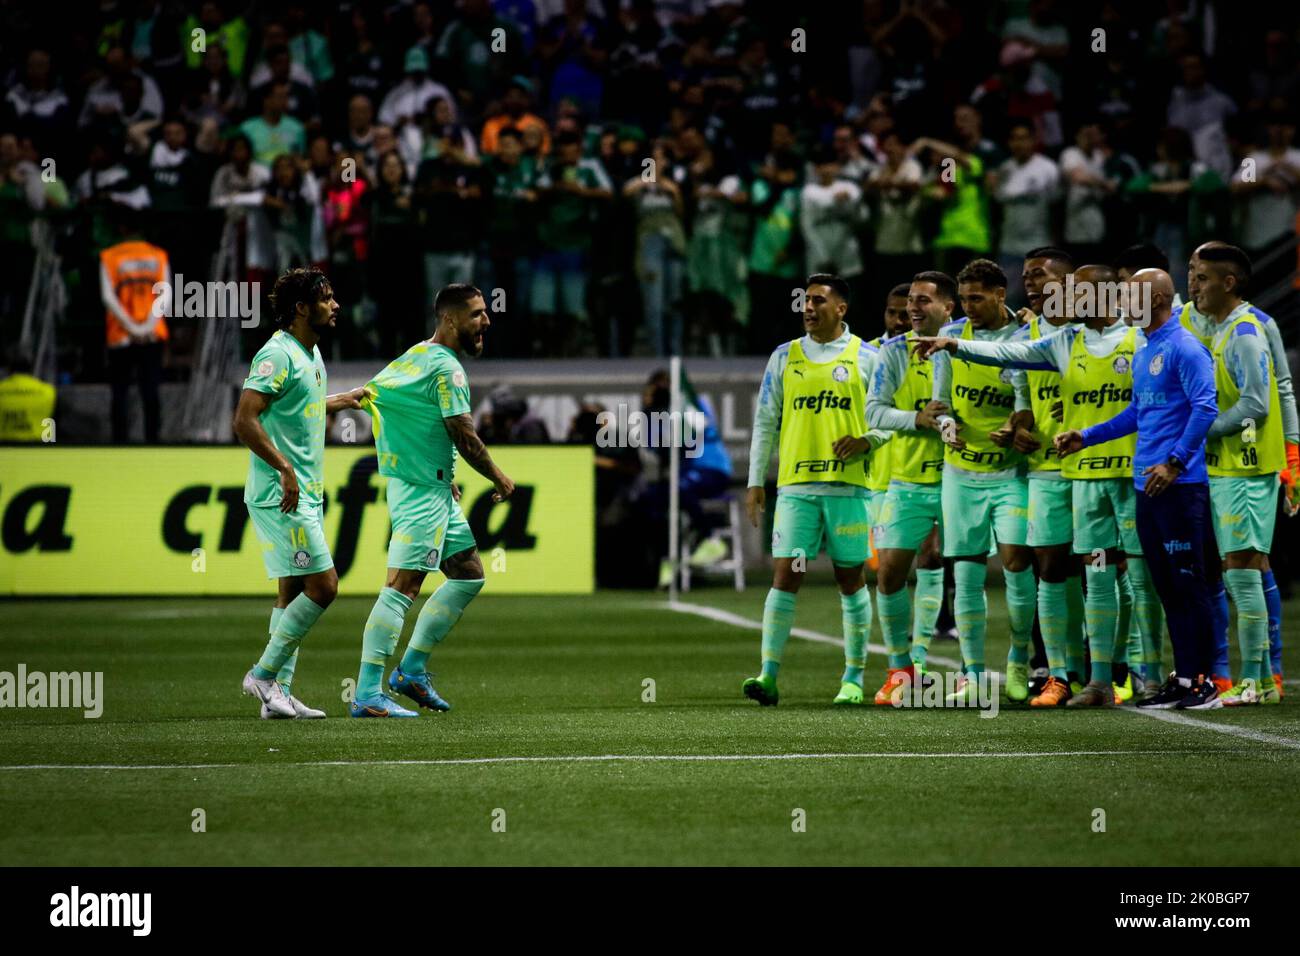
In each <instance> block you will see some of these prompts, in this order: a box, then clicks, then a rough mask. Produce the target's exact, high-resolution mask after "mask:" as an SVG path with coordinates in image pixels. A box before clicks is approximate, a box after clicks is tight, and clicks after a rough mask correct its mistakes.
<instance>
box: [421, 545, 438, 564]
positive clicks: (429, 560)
mask: <svg viewBox="0 0 1300 956" xmlns="http://www.w3.org/2000/svg"><path fill="white" fill-rule="evenodd" d="M424 565H425V567H429V568H436V567H437V566H438V549H437V548H430V549H429V553H428V554H426V555H425V556H424Z"/></svg>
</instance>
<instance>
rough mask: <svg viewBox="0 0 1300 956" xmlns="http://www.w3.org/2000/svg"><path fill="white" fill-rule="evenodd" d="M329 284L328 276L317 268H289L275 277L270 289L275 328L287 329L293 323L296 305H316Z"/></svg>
mask: <svg viewBox="0 0 1300 956" xmlns="http://www.w3.org/2000/svg"><path fill="white" fill-rule="evenodd" d="M329 285H330V280H329V277H328V276H326V275H325V273H323V272H321V271H320V270H319V269H290V270H289V271H288V272H286V273H285V274H284V275H282V276H280V278H278V279H276V280H275V288H274V289H272V290H271V314H272V315H273V316H274V318H275V326H276V328H279V329H287V328H288V327H289V326H290V325H291V324H292V323H293V317H294V313H295V312H297V309H298V305H299V304H300V303H301V304H303V305H309V306H310V305H316V304H317V303H318V302H320V301H321V298H322V297H323V296H324V295H325V290H326V289H328V288H329Z"/></svg>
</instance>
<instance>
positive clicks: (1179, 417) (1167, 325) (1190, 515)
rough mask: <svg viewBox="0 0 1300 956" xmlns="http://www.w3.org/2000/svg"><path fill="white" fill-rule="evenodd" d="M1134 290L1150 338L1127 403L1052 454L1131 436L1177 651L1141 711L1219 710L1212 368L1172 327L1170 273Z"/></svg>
mask: <svg viewBox="0 0 1300 956" xmlns="http://www.w3.org/2000/svg"><path fill="white" fill-rule="evenodd" d="M1131 283H1132V285H1130V289H1129V291H1130V302H1131V303H1140V304H1141V305H1140V307H1133V308H1129V309H1128V310H1127V321H1128V322H1129V323H1130V324H1132V325H1138V326H1140V327H1142V328H1143V329H1144V331H1145V332H1146V346H1145V347H1144V348H1142V349H1139V350H1138V352H1137V354H1136V355H1135V356H1134V358H1133V401H1132V403H1131V404H1130V405H1129V406H1128V408H1126V409H1124V411H1122V412H1120V413H1119V414H1118V415H1116V416H1115V417H1114V418H1112V419H1110V420H1109V421H1105V422H1102V423H1101V424H1100V425H1094V426H1092V427H1091V428H1086V429H1084V430H1083V431H1082V432H1079V431H1067V432H1062V433H1061V434H1059V435H1057V437H1056V447H1057V451H1058V452H1059V453H1060V454H1061V455H1063V456H1064V455H1070V454H1074V453H1075V452H1077V451H1079V450H1081V449H1083V448H1086V447H1088V446H1089V445H1097V444H1101V443H1102V442H1106V441H1110V440H1111V439H1114V438H1120V437H1122V436H1124V435H1129V434H1132V433H1133V432H1134V431H1136V432H1137V451H1136V452H1135V454H1134V456H1133V482H1134V484H1135V485H1137V489H1138V491H1139V492H1141V494H1139V495H1138V497H1137V531H1138V539H1139V540H1140V541H1141V542H1142V552H1143V556H1144V557H1145V558H1146V561H1147V566H1148V567H1149V568H1150V570H1151V579H1152V581H1153V582H1154V583H1155V587H1156V591H1157V592H1158V593H1159V595H1160V603H1161V604H1163V605H1164V608H1165V615H1166V617H1167V618H1168V620H1169V636H1170V639H1171V640H1172V642H1173V645H1174V672H1173V673H1171V674H1170V675H1169V680H1168V681H1167V682H1166V683H1165V686H1164V687H1162V688H1160V690H1159V691H1158V692H1157V693H1156V694H1155V695H1154V696H1151V697H1148V698H1146V699H1145V700H1142V701H1139V702H1138V706H1139V707H1151V708H1155V709H1158V710H1168V709H1170V708H1175V707H1176V708H1178V709H1184V708H1186V709H1195V710H1200V709H1209V708H1213V707H1216V706H1218V701H1217V697H1218V692H1217V691H1216V690H1215V687H1214V682H1213V681H1212V680H1211V679H1210V667H1211V663H1212V661H1213V657H1214V640H1213V631H1212V626H1211V621H1212V615H1211V613H1210V597H1209V589H1208V586H1207V584H1206V577H1205V575H1206V563H1205V552H1204V550H1203V549H1204V548H1205V547H1206V545H1207V541H1208V540H1209V538H1208V535H1209V533H1210V527H1211V525H1210V490H1209V479H1208V476H1207V474H1206V471H1205V434H1206V432H1207V431H1208V430H1209V427H1210V423H1211V422H1213V421H1214V419H1215V416H1216V415H1218V413H1219V406H1218V402H1217V400H1216V392H1215V387H1214V361H1213V359H1212V358H1211V357H1210V353H1209V351H1208V350H1207V349H1206V348H1205V346H1203V345H1202V344H1201V343H1200V342H1198V341H1197V340H1196V338H1195V337H1194V336H1193V335H1192V334H1191V333H1190V332H1188V331H1187V330H1186V329H1185V328H1184V327H1183V325H1182V323H1180V322H1177V321H1171V310H1172V305H1173V300H1174V284H1173V281H1172V280H1171V279H1170V278H1169V274H1168V273H1167V272H1163V271H1161V270H1159V269H1143V270H1142V271H1141V272H1138V273H1137V274H1135V275H1134V276H1133V278H1132V280H1131ZM1147 293H1149V298H1148V296H1147Z"/></svg>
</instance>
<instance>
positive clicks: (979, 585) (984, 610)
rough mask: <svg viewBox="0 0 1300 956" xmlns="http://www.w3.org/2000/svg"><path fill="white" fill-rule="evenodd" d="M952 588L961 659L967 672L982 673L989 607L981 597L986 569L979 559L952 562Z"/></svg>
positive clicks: (972, 673)
mask: <svg viewBox="0 0 1300 956" xmlns="http://www.w3.org/2000/svg"><path fill="white" fill-rule="evenodd" d="M952 573H953V580H954V583H955V585H956V586H955V588H954V591H953V599H952V616H953V617H954V618H955V619H956V621H957V637H958V639H959V641H960V643H961V659H962V662H963V663H964V664H965V665H966V673H967V674H970V675H978V674H981V673H983V672H984V629H985V628H986V627H987V626H988V616H989V606H988V600H987V599H986V598H985V596H984V579H985V576H986V574H987V573H988V569H987V568H986V567H985V566H984V564H983V563H982V562H980V561H954V562H953V567H952Z"/></svg>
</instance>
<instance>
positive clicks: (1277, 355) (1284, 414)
mask: <svg viewBox="0 0 1300 956" xmlns="http://www.w3.org/2000/svg"><path fill="white" fill-rule="evenodd" d="M1216 247H1218V248H1225V247H1227V243H1224V242H1218V241H1211V242H1206V243H1203V244H1202V245H1200V246H1198V247H1197V248H1196V250H1195V251H1194V252H1193V253H1192V258H1191V261H1190V262H1189V263H1188V271H1187V276H1188V294H1189V295H1190V296H1191V297H1192V301H1190V302H1188V303H1187V304H1186V305H1184V306H1183V308H1182V312H1181V314H1180V316H1179V318H1180V320H1181V321H1182V323H1183V325H1184V326H1185V327H1186V328H1187V330H1188V331H1189V332H1191V333H1192V334H1193V335H1195V336H1196V337H1197V338H1198V339H1200V340H1201V342H1202V344H1204V345H1205V347H1206V348H1212V340H1213V338H1214V334H1215V331H1216V328H1217V326H1216V324H1215V322H1214V320H1213V319H1212V318H1211V317H1209V316H1207V315H1206V314H1205V313H1204V312H1203V311H1202V310H1201V309H1200V308H1198V306H1197V304H1196V301H1195V296H1196V291H1197V288H1198V280H1197V276H1198V274H1199V273H1200V272H1201V264H1200V261H1199V258H1198V256H1199V253H1200V252H1201V250H1202V249H1212V248H1216ZM1242 291H1244V290H1242ZM1250 312H1251V314H1252V315H1254V317H1255V318H1256V319H1257V320H1258V321H1259V323H1260V325H1261V326H1262V327H1263V329H1264V333H1265V338H1266V339H1267V340H1268V350H1269V355H1270V357H1271V359H1272V361H1273V374H1274V380H1275V382H1276V383H1277V397H1278V403H1279V405H1278V408H1277V412H1278V413H1279V414H1280V415H1281V420H1282V437H1283V442H1284V445H1285V449H1286V466H1285V467H1284V468H1283V469H1282V472H1281V479H1282V485H1283V489H1284V494H1285V501H1286V511H1287V514H1289V515H1291V516H1292V517H1294V516H1295V514H1296V513H1297V511H1298V510H1300V418H1298V417H1297V414H1296V400H1295V387H1294V384H1293V382H1292V380H1291V368H1290V364H1289V362H1288V360H1287V354H1286V347H1285V346H1284V345H1283V344H1282V333H1281V332H1280V331H1278V327H1277V323H1276V322H1275V321H1273V318H1272V316H1270V315H1269V314H1268V313H1267V312H1264V311H1262V310H1260V309H1259V308H1258V307H1257V306H1254V305H1251V306H1250ZM1262 577H1263V582H1264V600H1265V602H1266V603H1267V604H1268V638H1269V653H1270V658H1271V660H1270V664H1271V668H1272V672H1273V677H1274V679H1275V683H1276V685H1277V689H1278V693H1279V694H1280V693H1282V597H1281V595H1280V594H1279V593H1278V589H1277V582H1276V581H1274V580H1273V571H1272V569H1271V568H1270V567H1269V566H1268V564H1267V562H1266V563H1265V565H1264V570H1263V572H1262ZM1210 599H1211V601H1212V602H1213V603H1212V605H1211V606H1212V607H1213V608H1214V610H1215V615H1216V617H1215V674H1216V675H1225V676H1226V675H1227V673H1228V605H1227V595H1226V594H1225V593H1224V590H1223V588H1222V586H1220V587H1219V588H1218V589H1217V591H1215V590H1214V589H1213V587H1212V593H1211V595H1210ZM1216 682H1218V683H1219V687H1220V690H1221V691H1224V692H1226V691H1227V689H1228V687H1230V686H1231V684H1232V682H1231V680H1228V681H1227V685H1228V687H1225V686H1224V683H1223V682H1222V681H1220V680H1218V678H1217V677H1216Z"/></svg>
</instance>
